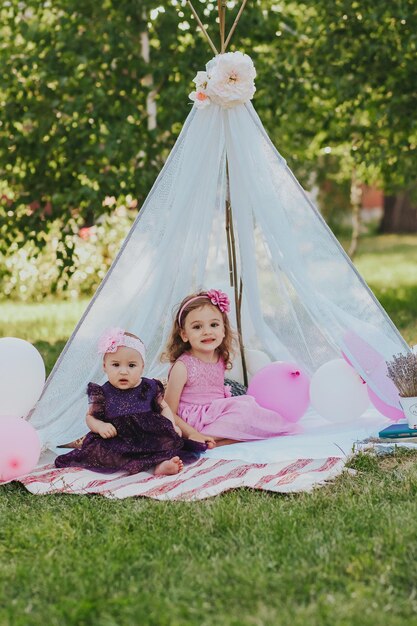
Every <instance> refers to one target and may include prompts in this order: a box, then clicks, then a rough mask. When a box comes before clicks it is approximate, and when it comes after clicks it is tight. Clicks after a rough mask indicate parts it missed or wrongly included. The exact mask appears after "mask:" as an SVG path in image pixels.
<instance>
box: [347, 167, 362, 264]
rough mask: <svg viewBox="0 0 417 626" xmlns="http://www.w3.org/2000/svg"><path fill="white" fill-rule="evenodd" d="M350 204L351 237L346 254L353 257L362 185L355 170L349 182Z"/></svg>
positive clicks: (356, 240) (356, 241) (359, 216)
mask: <svg viewBox="0 0 417 626" xmlns="http://www.w3.org/2000/svg"><path fill="white" fill-rule="evenodd" d="M350 204H351V206H352V237H351V239H350V246H349V250H348V255H349V256H350V258H351V259H353V257H354V256H355V253H356V250H357V248H358V242H359V234H360V227H361V208H362V185H361V183H360V182H359V180H358V178H357V177H356V172H353V174H352V180H351V183H350Z"/></svg>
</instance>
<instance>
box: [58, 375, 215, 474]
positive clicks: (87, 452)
mask: <svg viewBox="0 0 417 626" xmlns="http://www.w3.org/2000/svg"><path fill="white" fill-rule="evenodd" d="M87 393H88V400H89V404H90V413H91V415H93V416H94V417H95V418H97V419H99V420H102V421H103V422H110V423H111V424H113V426H114V427H115V428H116V430H117V436H116V437H112V438H110V439H103V438H102V437H100V435H98V434H96V433H92V432H90V433H88V435H87V436H86V438H85V439H84V442H83V445H82V447H81V448H80V449H79V450H72V451H71V452H68V453H67V454H61V455H60V456H58V457H57V458H56V459H55V465H56V467H85V468H87V469H89V470H94V471H97V472H117V471H123V472H126V473H128V474H136V473H137V472H142V471H145V470H148V469H150V468H151V467H154V466H155V465H157V464H158V463H161V462H162V461H166V460H169V459H172V457H173V456H179V457H180V459H182V460H183V461H184V462H185V463H189V462H191V461H195V460H196V459H197V458H198V456H199V454H200V453H201V452H204V451H205V450H206V448H207V445H206V444H205V443H199V442H197V441H191V440H190V439H184V438H183V437H180V436H179V435H178V434H177V433H176V432H175V430H174V427H173V425H172V423H171V421H170V420H169V419H167V418H166V417H164V416H163V415H161V408H160V406H159V400H160V399H161V398H162V397H163V386H162V384H161V383H160V382H159V380H155V379H150V378H142V382H141V383H140V385H138V386H137V387H134V388H133V389H117V388H116V387H114V386H113V385H112V384H110V383H109V382H107V383H105V384H104V385H103V386H100V385H96V384H95V383H89V384H88V388H87Z"/></svg>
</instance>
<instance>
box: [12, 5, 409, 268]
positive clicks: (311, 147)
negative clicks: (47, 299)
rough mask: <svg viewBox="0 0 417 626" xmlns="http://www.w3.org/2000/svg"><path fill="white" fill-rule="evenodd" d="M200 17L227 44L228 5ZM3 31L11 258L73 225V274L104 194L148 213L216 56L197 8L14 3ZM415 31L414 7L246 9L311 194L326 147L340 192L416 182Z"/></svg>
mask: <svg viewBox="0 0 417 626" xmlns="http://www.w3.org/2000/svg"><path fill="white" fill-rule="evenodd" d="M195 5H196V8H197V9H198V12H199V14H200V15H202V17H203V20H204V21H205V22H207V23H209V28H210V32H211V33H212V35H213V37H215V36H216V34H217V33H216V30H217V27H216V25H215V13H216V7H215V4H214V3H212V4H211V3H206V2H205V1H198V0H196V1H195ZM237 10H238V7H237V5H235V7H234V9H232V10H230V11H229V14H228V16H227V18H228V24H229V26H230V24H231V22H232V19H233V18H234V16H235V15H236V12H237ZM0 24H1V26H0V34H1V42H2V43H1V44H0V62H1V66H2V73H1V75H0V95H1V102H2V105H1V106H2V113H1V119H0V174H1V177H0V179H1V180H2V182H1V183H0V185H1V186H0V195H1V200H0V233H1V236H2V242H1V243H0V246H2V248H1V247H0V251H1V250H2V251H3V252H4V253H7V250H8V248H9V247H10V246H11V245H14V246H15V245H20V244H22V243H23V242H24V241H25V239H27V238H28V237H31V238H33V239H35V240H36V241H37V244H38V246H39V247H41V246H42V245H43V243H44V241H45V238H46V234H47V232H48V229H49V227H50V225H51V224H54V223H56V220H60V222H61V223H62V228H61V242H60V245H59V246H58V256H60V257H61V258H59V259H58V261H59V262H60V263H61V264H62V267H63V270H65V271H69V272H70V271H71V267H72V246H73V237H74V232H77V231H78V229H79V228H80V227H81V226H85V225H88V224H91V223H92V222H93V221H94V220H96V219H97V216H99V215H100V214H101V213H103V211H105V210H107V209H106V206H103V202H104V201H105V198H106V196H123V195H130V196H132V197H133V198H134V199H135V200H137V203H138V206H140V205H141V203H142V201H143V199H144V198H145V196H146V194H147V193H148V191H149V189H150V187H151V185H152V183H153V181H154V180H155V177H156V175H157V173H158V171H159V169H160V167H161V165H162V163H163V161H164V160H165V158H166V156H167V155H168V153H169V150H170V148H171V147H172V145H173V143H174V141H175V139H176V137H177V135H178V133H179V131H180V129H181V126H182V123H183V120H184V118H185V116H186V114H187V112H188V111H189V110H190V103H189V102H188V99H187V94H188V92H189V91H190V90H191V84H190V82H191V79H192V78H193V76H194V73H195V72H196V71H197V70H198V69H203V67H204V64H205V63H206V61H207V60H208V59H209V58H210V56H211V53H210V50H209V48H208V47H207V44H206V42H205V40H204V38H203V37H202V36H201V35H200V34H199V33H198V32H197V28H196V24H195V20H194V19H193V18H192V16H191V13H190V11H189V8H188V7H187V6H186V5H185V0H181V1H180V0H165V2H164V5H163V6H161V5H159V4H158V3H155V2H153V0H120V1H119V2H118V3H112V2H111V0H84V2H82V3H79V2H78V1H77V0H55V1H54V2H53V3H51V2H49V1H48V0H44V1H42V2H40V1H39V0H25V1H22V0H19V1H18V0H10V1H9V2H8V3H7V4H6V3H4V4H3V5H2V8H1V9H0ZM416 29H417V14H416V11H415V6H414V0H392V1H390V2H389V3H388V2H385V1H383V2H379V3H375V2H371V1H370V0H334V1H333V2H332V3H330V4H329V3H328V2H327V1H326V0H314V1H313V0H304V1H303V2H298V1H295V0H289V1H288V2H286V3H285V4H282V5H280V4H277V3H275V1H274V0H255V1H254V2H251V3H248V4H247V6H246V8H245V11H244V12H243V15H242V18H241V20H240V23H239V26H238V29H237V31H236V34H235V36H234V38H233V40H232V47H231V49H234V47H235V44H236V48H239V49H243V50H244V51H246V52H249V53H250V54H251V55H252V57H253V58H254V61H255V65H256V67H257V71H258V78H257V94H256V100H255V105H256V107H257V109H258V111H259V114H260V116H261V118H262V119H263V121H264V123H265V125H266V127H267V130H268V131H269V133H270V135H271V138H272V140H273V141H274V143H275V144H276V145H277V146H278V147H279V148H280V150H281V151H282V153H283V155H284V156H285V157H286V158H287V160H288V161H289V164H290V166H291V168H292V169H293V170H294V171H295V173H296V175H297V176H299V177H300V178H301V181H302V182H303V181H304V184H305V185H307V184H308V183H307V181H308V180H309V177H310V175H311V172H312V171H315V172H316V173H318V174H319V175H320V167H321V164H322V163H323V165H324V164H325V161H326V160H325V159H323V158H321V157H322V156H323V154H324V151H325V150H329V149H330V150H331V152H332V155H333V156H334V158H336V159H337V160H338V163H339V168H338V171H337V173H336V174H335V176H336V175H337V176H338V178H339V179H343V180H349V179H351V178H352V172H355V177H356V179H359V180H362V181H363V182H375V181H379V182H380V183H381V184H382V185H383V186H384V187H385V188H386V189H387V190H390V191H392V190H395V189H396V188H398V187H401V186H404V185H406V184H410V183H411V182H412V181H414V178H415V153H416V144H417V130H416V123H415V121H414V111H415V109H416V101H415V90H414V85H415V84H416V78H417V76H416V72H417V69H416V66H415V62H414V55H415V47H416V41H415V35H414V33H415V32H416ZM145 31H146V32H147V34H148V37H149V43H150V60H149V63H147V61H146V59H144V58H143V56H142V48H141V33H143V32H145ZM150 77H151V80H150ZM150 91H152V92H153V93H152V97H153V98H155V102H156V107H157V121H158V122H157V125H156V127H155V128H149V127H148V123H147V122H148V119H147V115H148V111H147V102H148V103H149V95H150ZM109 208H111V207H109Z"/></svg>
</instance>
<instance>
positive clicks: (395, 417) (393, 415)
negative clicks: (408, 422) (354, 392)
mask: <svg viewBox="0 0 417 626" xmlns="http://www.w3.org/2000/svg"><path fill="white" fill-rule="evenodd" d="M368 396H369V399H370V401H371V402H372V404H373V405H374V407H375V408H376V409H378V411H379V412H380V413H382V415H385V416H386V417H389V418H390V420H392V421H393V422H400V421H402V422H403V421H405V419H406V417H405V415H404V411H401V409H397V408H396V407H395V406H391V405H390V404H387V403H386V402H384V401H383V400H381V398H380V397H379V396H377V395H376V393H375V392H374V391H372V389H371V388H370V387H369V386H368Z"/></svg>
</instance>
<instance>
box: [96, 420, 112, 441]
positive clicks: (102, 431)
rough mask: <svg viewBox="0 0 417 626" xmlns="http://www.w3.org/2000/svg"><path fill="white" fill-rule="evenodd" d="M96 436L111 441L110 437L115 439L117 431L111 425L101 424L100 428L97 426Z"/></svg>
mask: <svg viewBox="0 0 417 626" xmlns="http://www.w3.org/2000/svg"><path fill="white" fill-rule="evenodd" d="M96 432H97V434H98V435H100V437H103V439H111V438H112V437H116V435H117V430H116V429H115V427H114V426H113V424H107V423H105V422H102V423H101V424H100V426H97V431H96Z"/></svg>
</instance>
